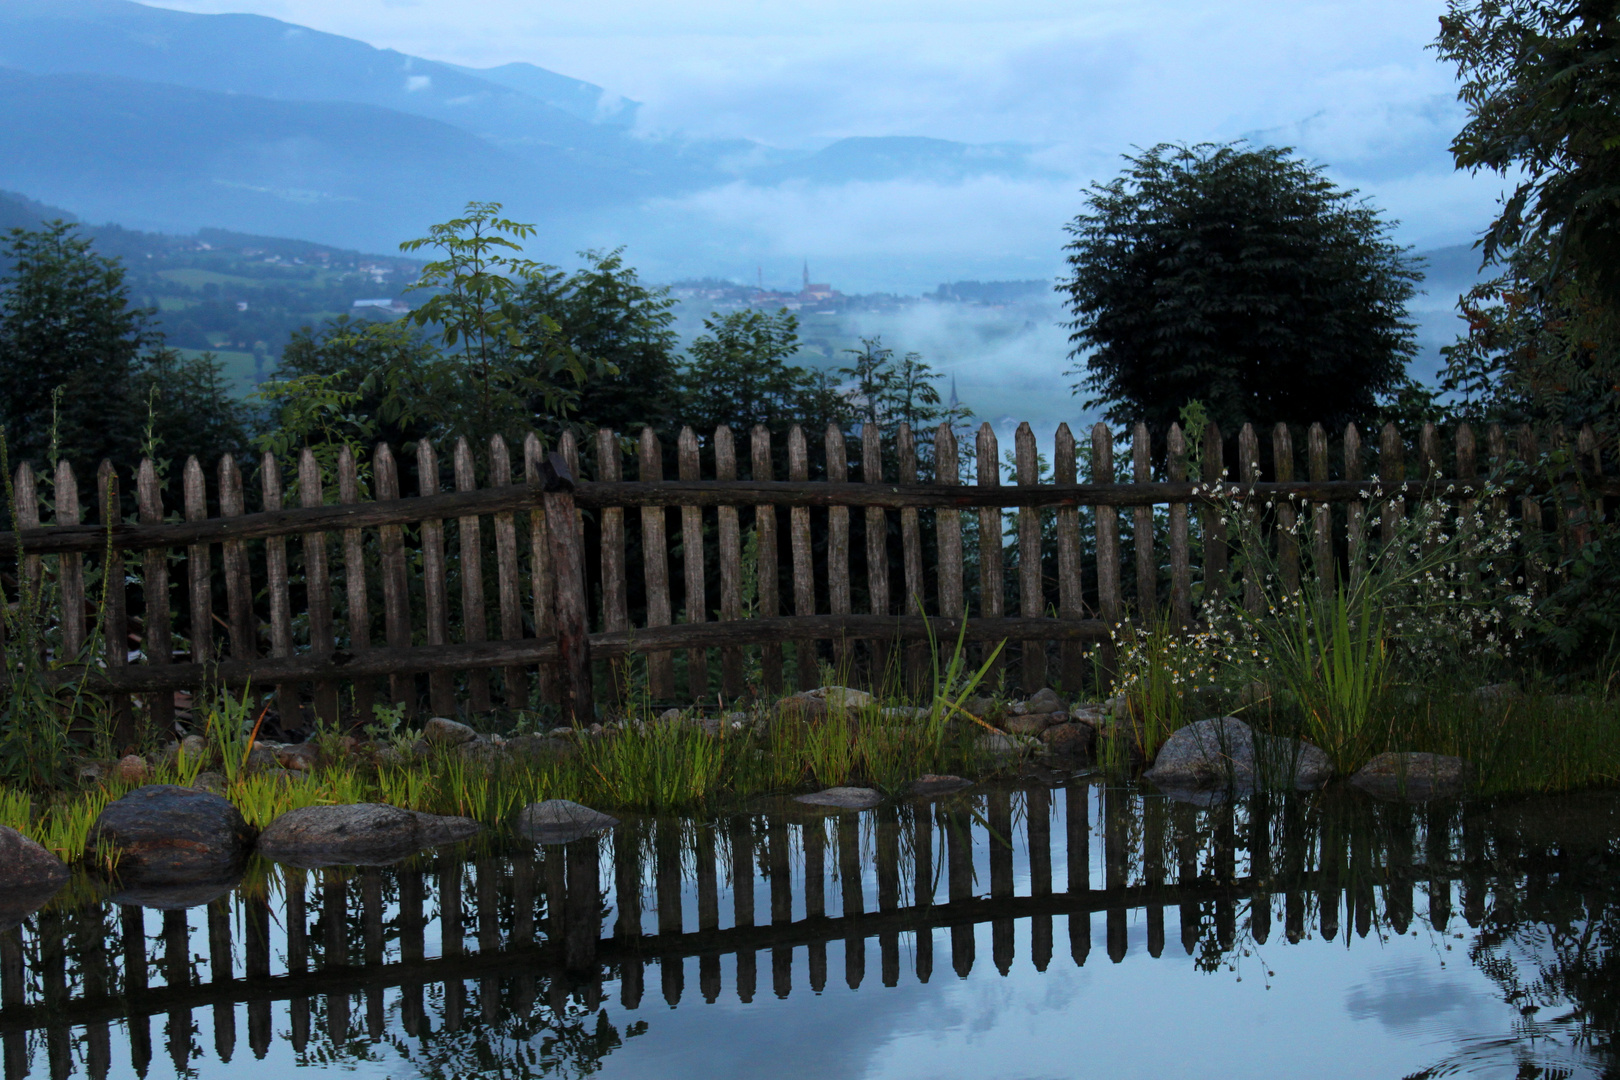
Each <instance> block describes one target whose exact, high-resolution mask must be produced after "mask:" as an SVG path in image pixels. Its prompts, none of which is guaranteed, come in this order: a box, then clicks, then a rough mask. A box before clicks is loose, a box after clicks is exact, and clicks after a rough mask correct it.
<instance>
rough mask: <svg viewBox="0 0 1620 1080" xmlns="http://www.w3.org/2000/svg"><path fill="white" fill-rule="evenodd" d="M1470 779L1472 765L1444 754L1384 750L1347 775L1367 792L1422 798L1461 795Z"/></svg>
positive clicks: (1394, 796) (1386, 797)
mask: <svg viewBox="0 0 1620 1080" xmlns="http://www.w3.org/2000/svg"><path fill="white" fill-rule="evenodd" d="M1472 779H1473V766H1471V765H1469V764H1468V762H1466V761H1464V760H1463V759H1462V758H1459V757H1449V756H1447V755H1445V754H1425V753H1405V754H1401V753H1383V754H1379V755H1378V756H1377V757H1375V758H1373V759H1372V760H1371V761H1369V762H1367V764H1365V765H1363V766H1362V767H1361V769H1360V770H1359V771H1358V772H1357V773H1356V774H1355V775H1354V776H1352V777H1351V778H1350V782H1351V783H1352V784H1354V785H1355V786H1356V787H1358V788H1360V789H1361V790H1363V791H1365V792H1367V793H1368V794H1370V795H1376V796H1378V797H1379V798H1383V799H1404V800H1408V801H1411V802H1422V801H1424V800H1427V799H1438V798H1445V797H1447V796H1452V795H1461V794H1462V793H1463V792H1465V791H1467V790H1468V785H1469V782H1470V781H1471V780H1472Z"/></svg>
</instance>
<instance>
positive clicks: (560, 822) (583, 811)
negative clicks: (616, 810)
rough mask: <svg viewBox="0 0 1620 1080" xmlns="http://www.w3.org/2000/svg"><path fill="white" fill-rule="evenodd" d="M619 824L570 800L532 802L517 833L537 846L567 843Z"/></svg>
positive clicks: (521, 820)
mask: <svg viewBox="0 0 1620 1080" xmlns="http://www.w3.org/2000/svg"><path fill="white" fill-rule="evenodd" d="M618 823H619V819H618V818H616V817H610V816H608V815H607V814H604V813H602V812H601V811H599V810H592V809H591V808H590V807H588V806H582V805H580V804H579V803H577V802H572V801H570V800H568V799H547V800H546V801H545V802H537V803H530V804H529V805H528V806H525V807H524V808H523V811H522V813H520V814H518V831H519V832H521V833H522V834H523V835H524V836H526V837H528V838H529V839H530V840H533V841H534V842H535V843H537V844H567V843H571V842H572V841H574V840H581V839H584V838H585V837H587V836H591V835H593V834H594V833H599V832H601V831H602V830H604V829H611V828H613V826H615V825H617V824H618Z"/></svg>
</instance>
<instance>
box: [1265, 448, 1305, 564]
mask: <svg viewBox="0 0 1620 1080" xmlns="http://www.w3.org/2000/svg"><path fill="white" fill-rule="evenodd" d="M1271 468H1272V472H1273V479H1275V480H1276V481H1277V482H1278V483H1284V484H1288V483H1293V481H1294V436H1293V433H1292V432H1290V431H1289V430H1288V425H1287V424H1278V425H1277V426H1276V427H1274V428H1272V429H1271ZM1298 524H1299V517H1298V510H1297V508H1296V507H1295V506H1294V501H1293V499H1292V497H1290V496H1285V495H1278V496H1277V567H1278V570H1279V571H1280V573H1281V577H1282V587H1283V590H1284V591H1285V592H1289V593H1294V592H1298V591H1299V539H1298V536H1297V534H1296V533H1295V532H1294V529H1295V527H1296V526H1297V525H1298Z"/></svg>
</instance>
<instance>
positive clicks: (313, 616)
mask: <svg viewBox="0 0 1620 1080" xmlns="http://www.w3.org/2000/svg"><path fill="white" fill-rule="evenodd" d="M298 499H299V502H301V503H303V505H304V506H306V507H309V506H320V505H321V504H322V503H323V502H324V501H325V493H324V492H323V491H322V485H321V467H320V466H319V465H318V464H316V462H315V454H314V452H313V451H312V450H310V448H309V447H307V446H306V447H304V452H303V454H302V455H300V457H299V460H298ZM303 539H304V593H305V603H306V605H307V613H308V617H309V647H310V651H312V652H314V653H315V654H316V655H322V656H330V655H331V654H332V651H333V650H334V649H335V648H336V647H337V645H336V640H335V637H334V635H333V633H332V578H331V574H330V571H329V569H328V566H327V561H326V555H327V552H326V534H325V533H324V532H312V533H305V534H304V538H303ZM315 718H316V720H318V721H320V722H322V723H325V724H336V723H337V719H338V691H337V684H336V683H334V682H332V681H331V680H322V681H320V682H317V683H316V684H315Z"/></svg>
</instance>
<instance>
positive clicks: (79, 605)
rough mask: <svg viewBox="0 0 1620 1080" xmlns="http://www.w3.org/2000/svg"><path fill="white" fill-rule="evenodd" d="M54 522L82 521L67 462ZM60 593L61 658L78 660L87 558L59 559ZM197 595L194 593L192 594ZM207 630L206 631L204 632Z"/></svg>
mask: <svg viewBox="0 0 1620 1080" xmlns="http://www.w3.org/2000/svg"><path fill="white" fill-rule="evenodd" d="M54 494H55V503H56V507H55V510H56V514H55V523H56V524H57V525H59V526H64V527H71V526H74V525H77V524H79V523H80V521H81V520H82V518H81V512H80V507H79V481H78V479H77V478H76V477H75V476H74V475H73V466H72V465H69V464H68V463H67V461H66V459H64V460H62V461H58V462H57V463H56V491H55V493H54ZM56 582H57V590H58V592H59V593H60V595H61V597H62V658H63V659H67V658H69V657H71V658H73V659H78V656H79V652H80V651H81V650H82V649H83V648H84V639H85V618H84V557H83V556H81V555H77V554H73V553H67V554H63V555H61V556H58V560H57V564H56ZM193 596H195V592H194V593H193ZM206 632H207V631H206V630H205V631H204V633H206Z"/></svg>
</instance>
